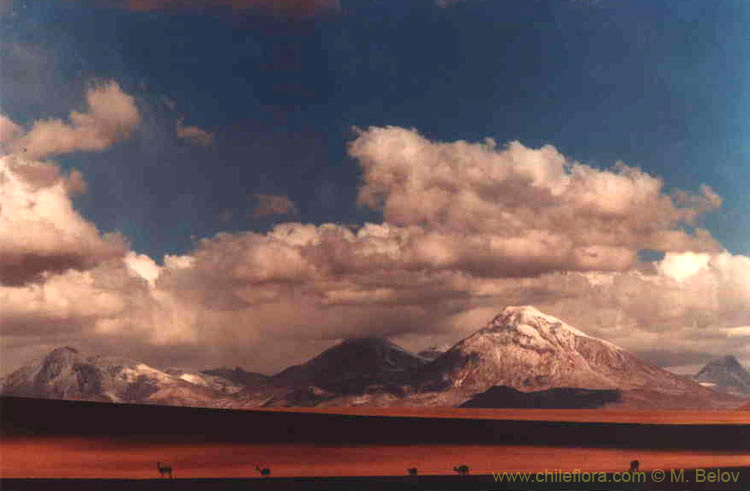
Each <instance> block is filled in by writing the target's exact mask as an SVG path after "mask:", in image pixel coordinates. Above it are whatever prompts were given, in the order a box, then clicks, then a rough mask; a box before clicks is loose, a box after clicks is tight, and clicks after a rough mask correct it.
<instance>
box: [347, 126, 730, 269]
mask: <svg viewBox="0 0 750 491" xmlns="http://www.w3.org/2000/svg"><path fill="white" fill-rule="evenodd" d="M349 154H350V155H351V156H352V157H354V158H356V159H358V160H359V161H360V165H361V167H362V173H363V183H362V185H361V186H360V188H359V194H358V202H359V203H360V204H362V205H365V206H368V207H370V208H373V209H375V210H381V211H382V212H383V218H384V220H385V222H387V223H388V224H393V225H397V226H401V227H407V228H408V227H417V228H418V229H419V232H418V235H419V236H420V238H419V242H420V244H419V249H420V250H421V252H422V254H423V256H424V258H425V259H426V260H427V261H432V262H433V263H445V264H446V265H450V266H451V267H453V266H460V267H462V268H465V269H470V270H473V271H475V272H476V271H480V270H483V271H488V272H489V273H490V274H491V275H500V276H502V275H503V271H505V272H506V273H507V274H508V275H513V276H519V275H520V276H525V275H531V274H539V273H542V272H547V271H589V270H593V271H613V270H614V271H624V270H627V269H629V268H630V267H632V266H633V264H635V262H636V261H637V254H638V251H639V250H641V249H651V250H656V251H663V252H668V251H674V252H681V251H700V252H716V251H719V250H720V249H721V248H720V246H719V245H718V243H717V242H716V241H715V240H714V239H713V238H712V237H711V235H710V233H709V232H707V231H705V230H703V229H700V228H696V229H695V231H694V232H693V233H689V232H688V231H687V227H688V226H690V225H695V224H696V223H697V219H698V218H699V216H700V215H701V214H702V213H705V212H706V211H709V210H712V209H715V208H717V207H718V206H720V204H721V199H720V198H719V197H718V196H717V195H716V194H715V193H714V192H713V191H712V190H711V188H710V187H708V186H704V187H702V188H701V190H700V192H699V193H692V194H691V193H686V192H680V193H679V194H678V196H677V198H672V197H670V196H669V195H668V194H666V193H665V192H664V189H663V182H662V181H661V179H658V178H656V177H653V176H651V175H649V174H646V173H644V172H642V171H640V170H639V169H637V168H633V167H629V166H627V165H625V164H622V163H619V164H617V165H615V166H614V167H613V168H611V169H607V170H599V169H595V168H593V167H590V166H587V165H584V164H580V163H577V162H571V161H569V160H567V159H566V158H565V157H564V156H563V155H562V154H560V153H559V152H558V151H557V149H555V148H554V147H552V146H550V145H547V146H544V147H542V148H540V149H531V148H527V147H525V146H523V145H522V144H521V143H518V142H512V143H510V144H509V145H507V146H505V147H503V148H498V147H497V145H496V144H495V142H494V141H492V140H487V141H485V142H484V143H467V142H463V141H458V142H452V143H442V142H432V141H429V140H427V139H426V138H424V137H423V136H421V135H420V134H419V133H417V132H416V131H415V130H408V129H404V128H397V127H386V128H369V129H367V130H364V131H362V130H360V131H358V135H357V138H356V139H355V140H354V141H353V142H352V143H351V144H350V146H349ZM461 265H462V266H461Z"/></svg>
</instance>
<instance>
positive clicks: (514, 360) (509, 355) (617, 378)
mask: <svg viewBox="0 0 750 491" xmlns="http://www.w3.org/2000/svg"><path fill="white" fill-rule="evenodd" d="M425 375H426V377H425V379H424V381H423V382H422V384H423V385H422V389H423V390H422V391H423V392H429V391H433V392H442V393H449V392H451V391H453V392H460V393H464V394H476V393H480V392H484V391H486V390H488V389H490V388H491V387H493V386H505V387H511V388H514V389H516V390H520V391H525V392H528V391H539V390H546V389H552V388H560V387H567V388H584V389H617V390H620V391H623V392H624V394H626V395H627V396H628V397H626V400H629V401H633V402H637V403H638V405H644V404H645V403H644V399H645V400H648V398H649V397H650V396H652V395H655V394H660V395H659V396H658V398H659V399H660V401H661V402H664V401H666V400H667V398H668V397H667V396H669V398H672V399H673V400H675V402H676V400H677V399H675V398H680V397H682V396H684V395H685V394H689V395H690V398H692V399H696V398H697V399H696V401H695V404H696V405H698V406H699V405H701V403H702V402H701V401H702V400H703V399H712V398H713V395H712V392H711V391H707V390H705V389H704V388H702V387H700V386H699V385H698V384H696V383H694V382H693V381H691V380H689V379H687V378H684V377H680V376H677V375H674V374H672V373H670V372H668V371H666V370H663V369H661V368H659V367H657V366H655V365H650V364H648V363H645V362H644V361H642V360H640V359H639V358H638V357H636V356H635V355H634V354H632V353H630V352H628V351H626V350H624V349H622V348H620V347H618V346H616V345H614V344H612V343H610V342H608V341H604V340H602V339H598V338H595V337H592V336H589V335H587V334H585V333H584V332H582V331H579V330H578V329H576V328H574V327H571V326H569V325H568V324H566V323H565V322H563V321H561V320H560V319H557V318H555V317H552V316H550V315H546V314H543V313H542V312H540V311H538V310H537V309H535V308H534V307H530V306H523V307H507V308H505V309H504V310H503V311H502V312H501V313H500V314H499V315H497V316H496V317H495V318H494V319H492V321H490V322H489V324H488V325H487V326H485V327H484V328H482V329H480V330H479V331H477V332H475V333H474V334H472V335H470V336H468V337H466V338H465V339H463V340H461V341H460V342H458V343H457V344H456V345H454V346H453V347H452V348H451V349H450V350H448V351H447V352H446V353H445V354H443V355H442V356H440V357H439V358H437V359H435V360H434V361H433V362H432V363H430V364H429V365H428V366H427V367H425ZM682 400H683V401H685V400H686V399H684V398H683V399H682ZM691 404H692V403H691Z"/></svg>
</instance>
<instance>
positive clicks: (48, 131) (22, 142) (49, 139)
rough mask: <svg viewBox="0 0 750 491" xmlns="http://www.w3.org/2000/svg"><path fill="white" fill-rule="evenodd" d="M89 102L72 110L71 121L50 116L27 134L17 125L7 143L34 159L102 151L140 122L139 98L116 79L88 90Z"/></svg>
mask: <svg viewBox="0 0 750 491" xmlns="http://www.w3.org/2000/svg"><path fill="white" fill-rule="evenodd" d="M86 103H87V108H86V111H85V112H78V111H72V112H71V113H70V115H69V117H68V119H69V121H67V122H66V121H63V120H61V119H46V120H40V121H36V122H34V124H33V125H32V127H31V129H30V130H29V131H28V132H26V133H25V134H23V135H21V134H20V132H19V131H17V129H16V130H14V131H12V138H11V139H9V140H8V141H6V142H5V146H6V147H7V148H9V150H10V152H11V153H15V154H19V155H20V154H23V155H25V156H26V157H27V158H30V159H40V158H44V157H48V156H51V155H59V154H64V153H70V152H75V151H100V150H104V149H105V148H107V147H109V146H111V145H112V144H114V143H116V142H118V141H120V140H123V139H125V138H127V137H129V136H130V134H131V133H132V132H133V130H134V129H135V128H136V127H137V126H138V124H139V123H140V115H139V113H138V108H137V107H136V105H135V100H134V99H133V97H132V96H130V95H128V94H126V93H124V92H123V91H122V89H121V88H120V86H119V85H118V84H117V82H115V81H108V82H105V83H101V84H95V85H92V86H91V87H90V88H89V89H88V90H87V91H86ZM8 121H9V120H8V119H7V118H3V127H5V128H7V127H9V124H8ZM10 123H11V124H14V123H12V122H10ZM4 139H5V138H4ZM6 152H7V150H6Z"/></svg>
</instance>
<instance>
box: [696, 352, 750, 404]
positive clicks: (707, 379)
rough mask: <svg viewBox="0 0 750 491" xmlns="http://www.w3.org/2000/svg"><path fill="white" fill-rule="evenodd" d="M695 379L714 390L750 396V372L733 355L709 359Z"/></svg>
mask: <svg viewBox="0 0 750 491" xmlns="http://www.w3.org/2000/svg"><path fill="white" fill-rule="evenodd" d="M695 379H696V380H697V381H698V382H699V383H700V384H701V385H704V386H706V387H711V388H712V389H714V390H718V391H721V392H726V393H729V394H737V395H744V396H750V372H748V371H747V370H746V369H745V368H744V367H743V366H742V365H741V364H740V362H739V361H737V358H735V357H734V356H732V355H727V356H722V357H721V358H715V359H713V360H711V361H709V362H708V363H706V365H705V366H704V367H703V368H701V369H700V371H699V372H698V373H697V374H696V376H695Z"/></svg>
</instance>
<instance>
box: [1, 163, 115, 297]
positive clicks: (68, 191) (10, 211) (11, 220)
mask: <svg viewBox="0 0 750 491" xmlns="http://www.w3.org/2000/svg"><path fill="white" fill-rule="evenodd" d="M84 189H85V182H84V180H83V177H82V176H81V174H80V173H79V172H77V171H73V172H71V173H69V174H67V175H64V174H62V173H61V172H60V170H59V168H58V167H57V166H56V165H54V164H47V163H42V162H34V161H29V160H25V159H23V158H21V157H14V156H5V157H0V206H1V208H0V283H2V284H6V285H19V284H23V283H27V282H30V281H36V280H39V279H40V278H41V276H42V275H43V274H45V273H56V272H62V271H65V270H67V269H70V268H72V269H77V270H85V269H89V268H91V267H93V266H95V265H96V264H98V263H99V262H101V261H105V260H108V259H111V258H114V257H118V256H120V255H121V254H123V252H124V250H125V249H126V245H125V240H124V239H123V237H121V236H120V235H118V234H105V235H102V234H100V232H99V231H98V230H97V228H96V227H95V226H94V224H92V223H91V222H89V221H87V220H86V219H84V218H83V217H81V215H80V214H78V212H77V211H76V210H75V209H74V208H73V204H72V201H71V196H72V195H74V194H77V193H80V192H82V191H83V190H84Z"/></svg>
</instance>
